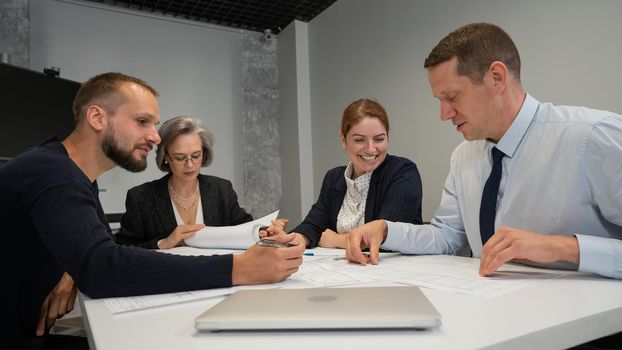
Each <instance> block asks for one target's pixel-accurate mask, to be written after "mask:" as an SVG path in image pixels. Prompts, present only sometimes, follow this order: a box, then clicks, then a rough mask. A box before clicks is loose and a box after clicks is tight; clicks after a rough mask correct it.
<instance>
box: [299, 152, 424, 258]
mask: <svg viewBox="0 0 622 350" xmlns="http://www.w3.org/2000/svg"><path fill="white" fill-rule="evenodd" d="M345 170H346V167H345V166H340V167H337V168H334V169H331V170H329V171H328V172H327V173H326V176H324V181H323V182H322V189H321V190H320V197H319V198H318V200H317V202H315V204H314V205H313V207H311V210H310V211H309V214H307V217H306V218H305V219H304V221H303V222H302V223H301V224H300V225H298V227H296V228H295V229H293V231H294V232H298V233H301V234H303V235H305V236H306V237H307V238H308V239H309V241H310V244H309V246H310V247H315V246H317V245H318V243H319V241H320V237H321V236H322V232H324V230H326V229H331V230H333V231H335V232H337V215H338V214H339V211H340V210H341V205H342V204H343V199H344V198H345V196H346V191H347V185H346V180H345V178H344V173H345ZM422 192H423V191H422V189H421V177H420V176H419V171H418V170H417V166H416V165H415V163H413V162H412V161H411V160H409V159H406V158H402V157H396V156H392V155H387V157H386V158H385V160H384V161H383V162H382V164H380V165H379V166H378V168H376V170H374V172H373V173H372V175H371V180H370V183H369V190H368V192H367V202H366V204H365V223H368V222H370V221H373V220H378V219H385V220H389V221H401V222H410V223H413V224H420V223H421V199H422V196H423V195H422Z"/></svg>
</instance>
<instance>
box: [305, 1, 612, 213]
mask: <svg viewBox="0 0 622 350" xmlns="http://www.w3.org/2000/svg"><path fill="white" fill-rule="evenodd" d="M620 14H622V1H618V0H595V1H585V0H522V1H510V0H503V1H501V0H464V1H455V0H425V1H412V0H391V1H382V0H340V1H338V2H336V3H335V4H333V5H332V6H331V7H329V8H328V9H327V10H326V11H325V12H324V13H322V14H320V15H319V16H318V17H316V18H315V19H314V20H312V21H311V22H310V23H309V52H310V70H311V74H310V76H311V112H312V120H313V161H314V162H313V164H314V176H315V180H314V184H315V193H318V192H319V188H320V185H321V181H322V179H323V176H324V174H325V172H326V171H327V170H328V169H329V168H331V167H334V166H337V165H340V164H345V162H346V161H347V158H346V155H345V153H344V152H339V149H340V146H339V142H338V138H337V132H338V129H339V121H340V116H341V113H342V111H343V109H344V108H345V107H346V106H347V105H348V104H349V103H350V102H351V101H353V100H355V99H358V98H361V97H372V98H377V99H378V100H379V101H380V102H381V103H383V104H384V106H385V107H386V109H387V112H388V114H389V119H390V122H391V132H390V153H393V154H396V155H402V156H406V157H409V158H411V159H412V160H414V161H415V162H416V163H417V165H418V167H419V171H420V172H421V175H422V178H423V186H424V187H423V188H424V191H423V193H424V201H423V217H424V220H429V219H430V218H431V217H432V215H433V213H434V211H435V210H436V208H437V206H438V203H439V201H440V192H441V189H442V185H443V183H444V181H445V177H446V176H447V171H448V168H449V164H448V162H449V155H450V153H451V151H452V149H453V148H454V147H455V146H456V145H457V144H458V143H459V142H460V141H461V140H462V136H461V134H459V133H457V132H456V131H455V129H454V127H453V126H452V125H451V124H449V123H442V122H441V121H440V119H439V112H438V109H439V105H438V102H437V101H436V100H435V99H434V98H432V96H431V93H430V91H429V87H428V83H427V76H426V70H425V69H424V68H423V61H424V60H425V58H426V56H427V54H428V53H429V52H430V50H432V48H433V47H434V46H435V45H436V43H438V41H439V40H440V39H442V38H443V37H444V36H445V35H446V34H448V33H449V32H451V31H452V30H454V29H456V28H458V27H459V26H461V25H464V24H467V23H471V22H481V21H487V22H492V23H495V24H497V25H500V26H501V27H502V28H504V29H505V30H506V31H507V32H508V33H509V34H510V36H511V37H512V38H513V39H514V41H515V43H516V45H517V46H518V49H519V52H520V53H521V56H522V62H523V65H522V67H523V69H522V81H523V85H524V87H525V88H526V90H527V91H528V92H529V93H530V94H532V95H533V96H534V97H536V98H537V99H539V100H541V101H551V102H554V103H557V104H570V105H587V106H590V107H594V108H600V109H607V110H611V111H614V112H618V113H622V98H620V96H621V93H622V88H620V82H621V81H622V70H620V69H619V67H620V63H619V62H620V57H622V40H621V39H620V37H621V36H622V21H620V19H619V17H620Z"/></svg>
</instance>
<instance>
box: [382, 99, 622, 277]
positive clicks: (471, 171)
mask: <svg viewBox="0 0 622 350" xmlns="http://www.w3.org/2000/svg"><path fill="white" fill-rule="evenodd" d="M493 146H495V144H494V143H492V142H490V141H487V140H479V141H464V142H462V143H461V144H460V145H458V146H457V147H456V149H455V150H454V151H453V153H452V155H451V160H450V163H451V164H450V170H449V175H448V176H447V180H446V182H445V186H444V188H443V193H442V197H441V203H440V206H439V208H438V209H437V211H436V213H435V215H434V218H432V221H431V224H429V225H412V224H406V223H392V222H387V225H388V235H387V239H386V240H385V242H384V243H383V245H382V248H386V249H390V250H396V251H400V252H404V253H410V254H455V253H456V251H457V250H459V249H460V248H462V247H463V246H465V245H466V243H467V241H468V243H469V244H470V246H471V249H472V251H473V256H474V257H480V256H481V253H482V241H481V237H480V232H479V208H480V202H481V198H482V191H483V188H484V184H485V183H486V179H487V178H488V176H489V174H490V170H491V168H492V159H491V154H490V150H491V148H492V147H493ZM496 146H497V148H499V150H501V151H502V152H503V153H505V155H506V157H504V158H503V173H502V177H501V185H500V187H499V194H498V201H497V214H496V218H495V228H498V227H500V226H510V227H514V228H518V229H522V230H527V231H533V232H538V233H544V234H547V233H549V234H562V235H568V236H572V235H575V236H576V237H577V239H578V243H579V259H580V263H579V266H578V269H579V271H586V272H595V273H598V274H601V275H603V276H608V277H613V278H622V240H621V239H622V116H620V115H618V114H615V113H611V112H606V111H599V110H594V109H589V108H585V107H570V106H553V105H552V104H550V103H540V102H538V101H537V100H535V99H534V98H533V97H531V96H530V95H527V96H526V98H525V102H524V103H523V106H522V107H521V110H520V112H519V114H518V116H517V117H516V119H515V120H514V122H513V123H512V125H511V126H510V128H509V129H508V131H507V132H506V133H505V135H503V137H502V138H501V140H500V141H499V143H498V144H497V145H496ZM555 266H560V264H557V265H555ZM575 268H576V267H575Z"/></svg>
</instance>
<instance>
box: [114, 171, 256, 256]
mask: <svg viewBox="0 0 622 350" xmlns="http://www.w3.org/2000/svg"><path fill="white" fill-rule="evenodd" d="M170 177H171V174H167V175H165V176H164V177H162V178H160V179H158V180H155V181H151V182H147V183H144V184H142V185H140V186H136V187H134V188H132V189H130V190H129V191H128V192H127V198H126V199H125V210H126V211H125V214H123V217H122V218H121V230H120V231H119V232H118V233H117V234H116V235H115V239H116V241H117V243H120V244H125V245H133V246H139V247H143V248H149V249H157V248H158V241H159V240H161V239H164V238H166V237H168V235H170V234H171V232H173V230H175V228H176V227H177V220H176V219H175V212H174V211H173V204H172V203H171V196H170V194H169V193H168V179H169V178H170ZM199 192H200V194H201V205H202V206H203V221H204V223H205V225H207V226H232V225H238V224H243V223H245V222H249V221H252V220H253V217H252V216H251V215H250V214H248V213H247V212H246V211H244V209H242V208H240V205H239V204H238V196H237V194H236V193H235V191H234V190H233V186H232V185H231V182H230V181H229V180H225V179H221V178H219V177H215V176H209V175H199Z"/></svg>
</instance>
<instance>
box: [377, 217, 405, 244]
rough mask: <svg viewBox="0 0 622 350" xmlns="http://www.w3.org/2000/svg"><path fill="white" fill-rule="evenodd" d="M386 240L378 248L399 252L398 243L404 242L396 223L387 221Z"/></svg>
mask: <svg viewBox="0 0 622 350" xmlns="http://www.w3.org/2000/svg"><path fill="white" fill-rule="evenodd" d="M384 222H386V223H387V238H386V239H385V240H384V242H383V243H382V245H381V246H380V247H381V248H383V249H387V250H393V251H400V243H401V242H403V241H404V239H403V238H402V230H400V227H399V225H398V224H397V223H395V222H391V221H387V220H385V221H384Z"/></svg>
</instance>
